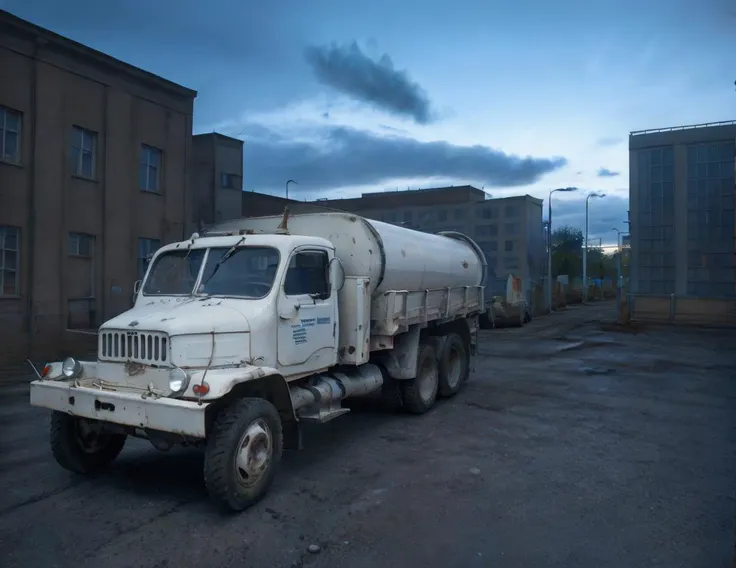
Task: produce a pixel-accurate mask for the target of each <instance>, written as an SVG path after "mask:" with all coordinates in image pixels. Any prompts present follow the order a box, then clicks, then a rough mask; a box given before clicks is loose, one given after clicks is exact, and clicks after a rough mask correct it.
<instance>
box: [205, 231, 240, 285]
mask: <svg viewBox="0 0 736 568" xmlns="http://www.w3.org/2000/svg"><path fill="white" fill-rule="evenodd" d="M244 240H245V237H242V238H241V239H240V240H239V241H238V242H237V243H235V244H234V245H233V246H231V247H230V248H229V249H227V250H226V251H225V254H223V255H222V256H221V257H220V260H218V261H217V264H215V267H214V268H213V269H212V274H210V275H209V276H208V277H207V280H205V281H204V282H202V283H201V284H200V285H199V287H200V289H201V288H204V287H205V286H206V285H207V282H209V281H210V280H212V277H213V276H214V275H215V274H216V273H217V271H218V269H219V268H220V266H222V265H223V263H224V262H225V261H226V260H227V259H228V258H230V257H231V256H232V255H233V253H234V252H235V251H236V249H237V248H238V247H239V246H240V244H241V243H242V242H243V241H244Z"/></svg>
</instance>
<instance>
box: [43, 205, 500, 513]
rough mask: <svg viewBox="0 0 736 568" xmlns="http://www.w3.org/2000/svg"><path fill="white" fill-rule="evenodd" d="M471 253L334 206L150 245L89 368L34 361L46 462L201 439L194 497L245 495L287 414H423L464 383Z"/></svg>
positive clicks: (286, 424)
mask: <svg viewBox="0 0 736 568" xmlns="http://www.w3.org/2000/svg"><path fill="white" fill-rule="evenodd" d="M485 264H486V261H485V257H484V255H483V253H482V252H481V250H480V249H479V248H478V246H477V245H476V243H475V242H474V241H473V240H471V239H470V238H468V237H466V236H465V235H462V234H460V233H443V234H440V235H432V234H427V233H421V232H418V231H414V230H411V229H406V228H402V227H396V226H394V225H389V224H386V223H381V222H378V221H370V220H368V219H365V218H362V217H359V216H357V215H352V214H348V213H337V212H327V213H311V214H301V215H293V216H289V214H288V212H287V213H285V214H284V215H283V216H275V217H262V218H253V219H243V220H237V221H232V222H228V223H224V224H221V225H218V226H216V227H213V228H212V229H211V230H210V232H208V233H207V234H206V235H204V236H201V237H200V236H199V235H197V234H194V235H192V237H191V239H190V240H188V241H183V242H179V243H174V244H170V245H166V246H164V247H162V248H161V249H159V250H158V251H157V252H156V254H155V255H154V257H153V258H152V260H151V262H150V264H149V266H148V270H147V272H146V276H145V279H144V280H143V282H142V285H141V286H140V287H137V291H136V300H135V304H134V307H133V308H132V309H131V310H129V311H127V312H125V313H123V314H122V315H120V316H117V317H115V318H113V319H111V320H109V321H107V322H106V323H104V324H103V325H102V326H101V328H100V330H99V336H98V337H99V340H98V354H97V360H96V361H78V360H75V359H74V358H67V359H66V360H65V361H62V362H55V363H49V364H47V365H46V366H45V367H44V369H43V371H42V372H41V373H40V375H41V377H40V378H39V380H36V381H34V382H33V383H31V395H30V396H31V404H32V405H34V406H40V407H45V408H49V409H51V410H52V411H53V412H52V417H51V430H50V439H51V449H52V451H53V454H54V456H55V458H56V460H57V461H58V463H59V464H60V465H61V466H62V467H64V468H66V469H69V470H71V471H74V472H78V473H89V472H92V471H95V470H98V469H100V468H102V467H104V466H105V465H107V464H108V463H109V462H111V461H112V460H114V459H115V458H116V457H117V455H118V454H119V453H120V451H121V450H122V448H123V445H124V443H125V440H126V437H127V436H129V435H132V436H137V437H144V438H147V439H148V440H150V441H151V443H152V444H153V445H154V446H155V447H156V448H157V449H160V450H167V449H169V448H171V447H172V446H173V445H174V444H177V443H179V444H193V445H202V446H203V447H204V449H205V452H204V481H205V485H206V487H207V490H208V492H209V494H210V495H211V497H212V498H213V499H214V500H215V501H217V502H219V503H220V504H221V505H223V506H224V507H225V508H228V509H232V510H242V509H245V508H246V507H248V506H250V505H252V504H253V503H255V502H256V501H258V500H259V499H260V498H261V497H262V496H263V495H264V494H265V493H266V492H267V491H268V488H269V486H270V485H271V482H272V480H273V477H274V472H275V468H276V466H277V464H278V462H279V459H280V457H281V453H282V449H284V448H286V449H290V448H298V447H300V445H301V444H300V429H299V424H300V423H301V422H305V421H316V422H326V421H328V420H332V419H333V418H336V417H338V416H340V415H341V414H344V413H346V412H348V410H349V409H347V408H344V407H343V406H342V405H341V401H342V400H344V399H347V398H351V397H360V396H368V395H373V394H375V395H377V396H383V397H384V400H385V401H386V402H388V403H390V404H395V405H397V406H399V405H401V406H403V408H404V409H406V410H407V411H409V412H411V413H416V414H421V413H424V412H427V411H428V410H429V409H430V408H431V407H432V406H433V405H434V403H435V401H436V399H437V398H438V396H440V397H450V396H452V395H454V394H455V393H457V392H458V390H459V389H460V388H461V387H462V385H463V382H464V381H465V380H466V378H467V376H468V373H469V369H470V360H471V355H472V354H473V353H474V348H475V338H476V332H477V328H478V315H479V314H481V313H482V312H484V310H485V306H484V284H485V278H486V266H485Z"/></svg>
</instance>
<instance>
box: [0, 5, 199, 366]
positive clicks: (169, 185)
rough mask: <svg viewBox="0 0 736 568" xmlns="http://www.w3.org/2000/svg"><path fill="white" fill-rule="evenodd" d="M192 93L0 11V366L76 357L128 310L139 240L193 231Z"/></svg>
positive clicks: (166, 238)
mask: <svg viewBox="0 0 736 568" xmlns="http://www.w3.org/2000/svg"><path fill="white" fill-rule="evenodd" d="M195 96H196V93H195V92H194V91H190V90H188V89H184V88H183V87H180V86H178V85H174V84H173V83H170V82H168V81H165V80H163V79H160V78H158V77H155V76H153V75H150V74H147V73H145V72H143V71H140V70H137V69H135V68H133V67H130V66H128V65H125V64H123V63H122V62H119V61H116V60H114V59H112V58H109V57H107V56H104V55H102V54H100V53H98V52H95V51H93V50H90V49H88V48H85V47H84V46H81V45H79V44H76V43H74V42H71V41H69V40H66V39H65V38H61V37H60V36H57V35H56V34H53V33H51V32H48V31H47V30H43V29H41V28H38V27H36V26H33V25H31V24H28V23H27V22H24V21H23V20H19V19H17V18H15V17H13V16H11V15H9V14H7V13H5V12H1V11H0V120H2V121H3V124H4V125H7V117H8V116H11V117H16V118H19V124H20V128H19V129H18V130H19V132H18V133H15V136H10V137H9V136H8V134H7V133H8V130H7V128H4V129H2V130H1V131H0V145H1V146H2V147H0V154H1V155H0V203H1V204H2V207H0V231H1V232H2V235H1V236H0V249H2V258H0V262H2V266H1V268H2V279H3V286H2V289H1V290H0V344H1V345H3V348H2V349H0V363H4V362H6V361H7V360H22V359H23V358H25V357H26V356H28V355H33V356H36V357H46V356H53V355H56V354H58V353H59V352H62V351H64V349H66V348H67V346H72V348H73V344H74V339H75V338H77V337H80V336H78V335H75V334H69V333H66V332H65V331H64V330H65V329H66V328H67V327H70V326H71V327H76V328H90V327H96V326H97V325H99V324H100V323H101V322H102V321H103V320H104V319H107V318H108V317H111V316H113V315H115V314H117V313H119V312H121V311H123V310H125V309H127V308H129V307H130V302H131V297H132V291H133V283H134V282H135V280H136V279H137V277H138V267H139V265H140V264H141V263H140V262H139V259H138V256H139V255H138V251H139V239H141V238H146V239H155V240H156V241H158V242H160V243H165V242H170V241H173V240H177V239H180V238H182V236H183V235H184V234H185V233H186V229H187V227H186V224H187V223H186V221H187V219H188V218H189V217H190V212H189V209H190V201H191V194H190V189H189V171H188V163H189V158H190V153H191V127H192V107H193V99H194V97H195ZM76 129H84V131H85V135H84V140H83V141H82V135H81V134H80V131H79V130H76ZM11 138H19V139H20V146H19V151H18V152H17V153H16V152H13V151H8V148H9V147H11V146H12V144H13V142H12V141H10V142H9V140H10V139H11ZM80 142H81V144H82V145H83V146H84V147H85V148H86V149H89V152H84V154H85V157H84V158H79V156H78V153H77V152H76V151H75V150H74V149H73V147H74V146H75V145H76V146H79V145H80ZM75 143H76V144H75ZM144 145H146V146H148V147H149V148H152V149H153V150H151V151H150V152H147V153H145V154H144V151H143V147H144ZM11 150H12V148H11ZM144 155H145V156H147V159H148V160H149V161H148V162H146V163H147V164H150V165H151V167H147V168H146V172H147V174H146V176H147V177H146V180H145V183H146V184H149V182H148V179H149V176H148V174H149V173H150V180H151V181H150V185H151V187H150V188H149V189H151V191H143V190H141V188H140V186H141V180H140V174H141V169H142V168H141V160H142V158H143V156H144ZM152 155H153V156H154V157H153V158H150V159H149V157H150V156H152ZM155 156H158V157H159V158H160V161H159V163H158V165H157V166H156V165H155V163H154V162H153V161H152V160H155ZM153 184H155V186H154V185H153ZM188 228H191V227H188ZM8 275H12V277H13V280H14V281H13V283H12V285H11V284H8V281H9V279H10V276H8Z"/></svg>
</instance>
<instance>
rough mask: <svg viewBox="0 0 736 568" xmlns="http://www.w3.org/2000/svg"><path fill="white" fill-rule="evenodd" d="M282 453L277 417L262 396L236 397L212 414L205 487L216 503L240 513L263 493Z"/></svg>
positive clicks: (271, 479)
mask: <svg viewBox="0 0 736 568" xmlns="http://www.w3.org/2000/svg"><path fill="white" fill-rule="evenodd" d="M282 449H283V439H282V426H281V418H280V417H279V413H278V411H277V410H276V408H275V407H274V406H273V405H272V404H271V403H270V402H268V401H267V400H264V399H261V398H241V399H239V400H236V401H235V402H233V403H232V404H231V405H230V406H228V407H227V408H224V409H223V410H222V411H220V413H219V414H218V415H217V418H216V419H215V423H214V425H213V427H212V431H211V432H210V433H209V435H208V436H207V444H206V447H205V457H204V483H205V486H206V487H207V491H208V493H209V494H210V497H212V499H213V500H215V501H216V502H217V503H219V504H220V506H222V507H223V508H225V509H229V510H231V511H242V510H243V509H246V508H248V507H250V506H251V505H254V504H255V503H257V502H258V501H260V500H261V499H262V498H263V496H264V495H265V494H266V493H267V492H268V490H269V488H270V487H271V483H272V482H273V478H274V475H275V473H276V467H277V465H278V462H279V461H280V460H281V452H282Z"/></svg>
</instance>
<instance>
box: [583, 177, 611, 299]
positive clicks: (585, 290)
mask: <svg viewBox="0 0 736 568" xmlns="http://www.w3.org/2000/svg"><path fill="white" fill-rule="evenodd" d="M605 196H606V194H605V193H597V192H595V191H594V192H592V193H589V194H588V196H587V197H586V198H585V243H584V245H583V302H586V301H587V300H588V204H589V202H590V198H591V197H605Z"/></svg>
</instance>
